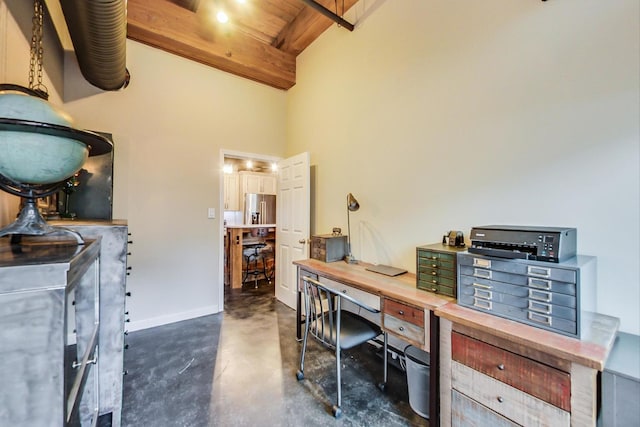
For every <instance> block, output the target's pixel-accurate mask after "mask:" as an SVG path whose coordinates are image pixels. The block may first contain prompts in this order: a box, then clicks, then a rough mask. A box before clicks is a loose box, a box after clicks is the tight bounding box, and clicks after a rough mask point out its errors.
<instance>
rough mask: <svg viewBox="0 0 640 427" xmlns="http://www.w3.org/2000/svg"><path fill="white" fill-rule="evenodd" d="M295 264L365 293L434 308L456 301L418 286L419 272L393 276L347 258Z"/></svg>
mask: <svg viewBox="0 0 640 427" xmlns="http://www.w3.org/2000/svg"><path fill="white" fill-rule="evenodd" d="M293 263H294V264H295V265H297V266H299V267H301V268H303V269H304V270H307V271H309V272H311V273H316V274H320V275H321V276H324V277H326V278H328V279H332V280H335V281H338V282H341V283H344V284H347V285H350V286H353V287H354V288H358V289H361V290H363V291H365V292H369V293H372V294H378V295H380V296H382V297H387V298H393V299H396V300H399V301H402V302H406V303H408V304H412V305H415V306H418V307H422V308H425V309H427V310H431V311H434V310H436V309H437V308H438V307H441V306H443V305H445V304H448V303H450V302H452V301H455V299H454V298H451V297H448V296H444V295H438V294H435V293H433V292H427V291H424V290H422V289H418V288H417V287H416V275H415V274H412V273H404V274H401V275H399V276H394V277H391V276H385V275H384V274H380V273H374V272H372V271H368V270H366V267H368V266H370V265H371V264H368V263H364V262H359V263H358V264H347V263H346V262H344V261H336V262H324V261H319V260H316V259H305V260H300V261H294V262H293Z"/></svg>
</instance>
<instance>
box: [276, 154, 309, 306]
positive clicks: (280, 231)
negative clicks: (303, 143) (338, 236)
mask: <svg viewBox="0 0 640 427" xmlns="http://www.w3.org/2000/svg"><path fill="white" fill-rule="evenodd" d="M310 197H311V196H310V183H309V153H306V152H305V153H301V154H298V155H295V156H293V157H290V158H288V159H284V160H281V161H280V162H278V195H277V203H278V207H277V209H276V215H277V218H276V224H277V228H276V247H277V252H276V286H275V287H276V298H277V299H278V300H279V301H282V302H283V303H285V304H286V305H288V306H289V307H291V308H295V307H296V296H297V277H296V266H294V265H293V261H297V260H300V259H306V258H308V257H309V232H310V229H309V223H310Z"/></svg>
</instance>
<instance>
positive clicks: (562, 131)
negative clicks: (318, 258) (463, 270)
mask: <svg viewBox="0 0 640 427" xmlns="http://www.w3.org/2000/svg"><path fill="white" fill-rule="evenodd" d="M360 3H362V4H359V5H358V7H357V10H355V11H354V12H352V13H350V14H349V19H351V20H352V21H355V22H358V21H359V19H360V18H361V17H362V16H366V14H365V6H368V7H374V8H375V7H377V10H375V11H373V12H372V13H371V14H369V15H368V16H367V17H366V19H365V20H363V21H359V24H360V25H359V26H358V27H357V28H356V30H355V31H354V32H353V33H349V32H348V31H346V30H344V29H341V28H337V27H335V26H334V27H333V28H331V29H330V30H329V31H327V32H326V33H325V34H324V35H323V36H322V37H321V38H320V39H318V40H317V41H316V42H315V43H314V44H313V45H311V46H310V47H309V48H307V50H305V52H303V53H302V55H300V56H299V57H298V83H297V84H296V86H294V87H293V89H291V90H290V91H289V92H288V95H289V96H288V109H289V113H288V121H287V124H288V134H287V141H288V145H287V151H288V154H295V153H298V152H301V151H309V152H310V153H311V160H312V164H313V165H315V167H314V170H315V174H316V176H315V182H316V188H315V199H314V201H313V203H314V206H315V208H314V212H313V215H312V217H315V218H316V223H315V227H314V229H315V232H317V233H327V232H330V230H331V228H332V227H334V226H342V227H343V229H346V225H347V224H346V210H345V203H346V202H345V197H346V194H347V193H348V192H353V194H354V195H355V196H356V198H357V199H358V200H359V202H360V206H361V208H360V210H359V211H358V212H355V213H353V214H352V215H351V225H352V235H353V236H352V237H353V252H354V255H355V256H356V257H359V258H360V259H363V260H365V261H369V262H378V263H387V264H394V265H397V266H402V267H404V268H407V269H408V270H410V271H415V247H416V246H417V245H421V244H426V243H432V242H437V241H439V240H440V239H441V237H442V235H443V233H444V232H445V231H447V230H449V229H460V230H463V231H464V232H465V235H467V234H468V232H469V230H470V228H471V227H472V226H475V225H486V224H522V225H545V226H572V227H577V229H578V251H579V253H581V254H587V255H595V256H597V257H598V310H599V311H600V312H602V313H606V314H610V315H614V316H618V317H620V319H621V329H622V330H624V331H628V332H633V333H639V332H640V317H639V313H640V310H639V309H638V308H639V307H638V306H639V302H640V277H639V270H638V261H639V259H640V251H639V243H638V242H639V240H638V239H639V237H640V230H639V223H640V214H639V197H640V188H639V182H640V176H639V164H640V155H639V119H638V117H640V108H639V96H640V95H639V94H640V83H639V80H640V77H639V76H640V69H639V64H640V58H639V55H640V34H639V20H638V16H640V11H639V3H638V2H637V1H636V0H613V1H607V2H603V1H600V0H563V1H548V2H540V1H534V0H530V1H511V0H483V1H474V2H470V1H465V0H429V1H424V0H395V1H383V0H377V1H372V2H360Z"/></svg>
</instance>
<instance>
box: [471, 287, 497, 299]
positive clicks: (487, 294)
mask: <svg viewBox="0 0 640 427" xmlns="http://www.w3.org/2000/svg"><path fill="white" fill-rule="evenodd" d="M473 296H474V297H478V298H482V299H487V300H490V299H493V292H491V291H489V290H486V289H478V288H474V289H473Z"/></svg>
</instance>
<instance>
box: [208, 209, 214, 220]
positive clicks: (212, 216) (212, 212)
mask: <svg viewBox="0 0 640 427" xmlns="http://www.w3.org/2000/svg"><path fill="white" fill-rule="evenodd" d="M215 217H216V208H209V212H208V213H207V218H209V219H214V218H215Z"/></svg>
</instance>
